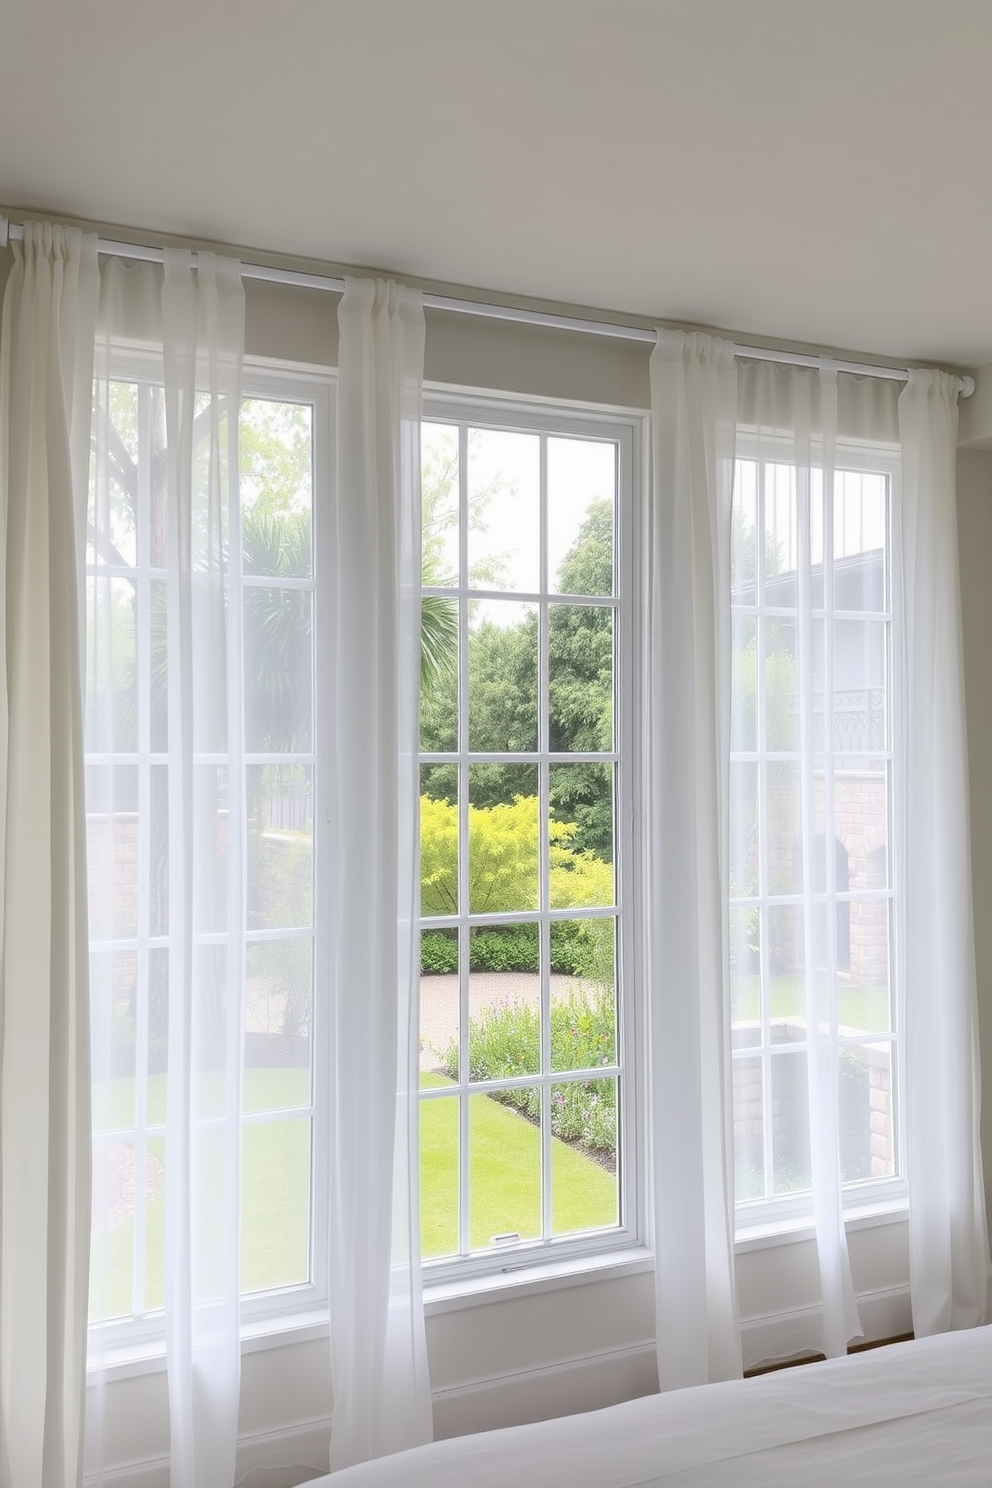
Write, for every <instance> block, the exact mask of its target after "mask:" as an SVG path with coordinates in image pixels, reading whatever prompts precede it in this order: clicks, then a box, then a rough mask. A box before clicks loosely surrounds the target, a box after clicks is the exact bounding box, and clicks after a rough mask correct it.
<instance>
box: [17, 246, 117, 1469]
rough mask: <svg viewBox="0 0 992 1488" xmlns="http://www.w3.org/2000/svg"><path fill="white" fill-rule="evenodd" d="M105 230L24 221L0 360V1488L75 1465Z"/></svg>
mask: <svg viewBox="0 0 992 1488" xmlns="http://www.w3.org/2000/svg"><path fill="white" fill-rule="evenodd" d="M98 283H99V281H98V272H97V262H96V239H95V238H94V237H89V236H87V237H83V236H82V235H81V234H80V233H78V232H75V231H73V230H70V229H62V228H57V227H52V226H50V225H48V224H40V223H27V224H25V229H24V241H23V245H22V246H20V247H19V246H18V245H16V244H15V245H14V267H13V270H12V272H11V275H10V279H9V280H8V283H7V290H6V295H5V298H4V307H3V329H2V350H0V482H2V511H0V516H2V544H3V556H4V575H3V580H4V593H3V606H2V610H0V623H2V625H3V636H2V638H0V667H2V668H3V675H4V683H5V686H4V687H3V689H2V697H0V708H2V719H0V723H2V727H0V762H2V773H0V831H2V845H3V850H2V855H0V875H2V877H0V916H2V950H0V1039H2V1046H0V1047H2V1053H0V1061H2V1062H0V1483H3V1484H4V1488H20V1485H21V1484H23V1483H38V1484H42V1485H43V1488H56V1485H58V1488H64V1485H66V1484H70V1483H78V1482H79V1481H80V1479H81V1474H82V1427H83V1399H84V1387H85V1359H86V1298H87V1280H88V1269H89V1231H90V1141H89V1124H90V1123H89V1107H90V1087H89V1021H88V975H87V956H88V934H87V920H86V824H85V810H84V804H83V726H82V683H81V675H80V656H81V650H80V637H81V629H82V627H81V623H80V608H79V594H80V586H79V581H78V570H79V554H80V553H81V550H82V541H83V538H82V534H83V532H84V530H85V513H86V476H87V457H88V452H89V422H90V397H91V384H92V365H93V335H94V326H95V318H96V303H97V293H98Z"/></svg>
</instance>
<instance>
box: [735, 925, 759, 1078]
mask: <svg viewBox="0 0 992 1488" xmlns="http://www.w3.org/2000/svg"><path fill="white" fill-rule="evenodd" d="M730 1018H731V1023H732V1024H733V1028H734V1048H735V1049H739V1048H742V1047H744V1046H745V1045H750V1044H759V1043H760V1042H761V911H760V909H759V908H758V906H757V905H749V906H742V907H740V908H735V907H734V906H731V910H730Z"/></svg>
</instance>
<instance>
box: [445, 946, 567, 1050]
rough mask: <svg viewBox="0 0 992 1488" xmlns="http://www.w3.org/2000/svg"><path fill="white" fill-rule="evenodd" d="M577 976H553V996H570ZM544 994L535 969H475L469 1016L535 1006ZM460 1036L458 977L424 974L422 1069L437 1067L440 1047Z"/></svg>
mask: <svg viewBox="0 0 992 1488" xmlns="http://www.w3.org/2000/svg"><path fill="white" fill-rule="evenodd" d="M581 986H582V983H581V982H580V981H579V979H578V978H577V977H570V976H562V975H559V974H558V973H557V972H554V973H552V976H551V995H552V997H556V996H557V997H562V996H565V995H567V993H568V991H569V989H570V988H571V987H575V988H579V987H581ZM540 995H541V981H540V978H539V977H538V976H537V975H536V973H533V972H523V971H522V972H517V971H474V972H472V975H471V976H470V978H469V991H468V1002H469V1016H470V1017H471V1016H474V1015H476V1014H478V1013H480V1012H481V1011H482V1010H483V1008H488V1007H493V1006H494V1005H499V1004H502V1005H503V1006H504V1007H506V1006H512V1005H513V1004H514V1003H525V1004H526V1005H528V1006H530V1007H536V1006H537V1003H538V1000H539V998H540ZM457 1037H458V977H457V976H454V975H452V976H425V977H421V978H420V1068H421V1069H422V1070H436V1069H437V1068H438V1067H439V1065H440V1063H441V1060H440V1055H439V1052H438V1051H440V1050H442V1049H444V1048H446V1047H447V1045H448V1044H449V1043H450V1041H451V1040H452V1039H453V1038H457Z"/></svg>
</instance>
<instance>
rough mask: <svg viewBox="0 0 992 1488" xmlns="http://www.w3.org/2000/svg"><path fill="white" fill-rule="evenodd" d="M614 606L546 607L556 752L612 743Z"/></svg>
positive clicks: (604, 748) (599, 749)
mask: <svg viewBox="0 0 992 1488" xmlns="http://www.w3.org/2000/svg"><path fill="white" fill-rule="evenodd" d="M613 709H614V701H613V611H612V609H606V608H604V607H603V606H600V605H558V604H556V605H551V606H550V607H549V610H548V714H549V717H548V729H549V737H548V747H549V749H551V750H552V752H554V753H565V752H567V751H578V752H581V753H583V754H591V753H606V752H608V751H610V750H612V748H613Z"/></svg>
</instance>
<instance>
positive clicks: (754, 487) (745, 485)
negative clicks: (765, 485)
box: [730, 460, 758, 605]
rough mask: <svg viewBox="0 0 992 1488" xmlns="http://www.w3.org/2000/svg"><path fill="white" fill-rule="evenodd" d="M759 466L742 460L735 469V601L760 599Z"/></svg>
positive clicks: (732, 534) (732, 540)
mask: <svg viewBox="0 0 992 1488" xmlns="http://www.w3.org/2000/svg"><path fill="white" fill-rule="evenodd" d="M757 510H758V466H757V462H756V461H754V460H738V461H737V464H736V466H735V470H734V504H733V514H732V520H731V529H730V572H731V580H730V585H731V597H732V599H733V603H734V604H735V605H754V604H757V602H758V545H757V541H756V521H757Z"/></svg>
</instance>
